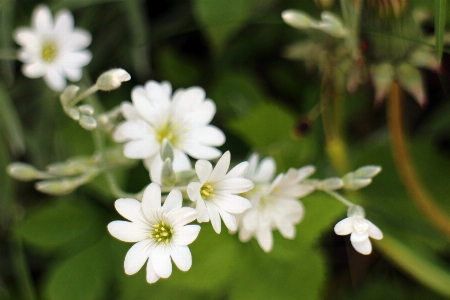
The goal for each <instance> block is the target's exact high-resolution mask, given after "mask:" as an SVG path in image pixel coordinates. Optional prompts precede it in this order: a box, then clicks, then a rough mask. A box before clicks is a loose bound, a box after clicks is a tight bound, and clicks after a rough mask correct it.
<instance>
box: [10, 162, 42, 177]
mask: <svg viewBox="0 0 450 300" xmlns="http://www.w3.org/2000/svg"><path fill="white" fill-rule="evenodd" d="M6 171H7V172H8V174H9V176H11V177H12V178H15V179H17V180H22V181H30V180H33V179H38V178H41V177H42V176H41V175H42V174H41V172H40V171H39V170H37V169H36V168H35V167H33V166H32V165H29V164H26V163H21V162H14V163H11V164H9V165H8V167H7V169H6Z"/></svg>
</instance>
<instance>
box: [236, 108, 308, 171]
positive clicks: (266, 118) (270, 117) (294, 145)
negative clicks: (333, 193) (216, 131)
mask: <svg viewBox="0 0 450 300" xmlns="http://www.w3.org/2000/svg"><path fill="white" fill-rule="evenodd" d="M228 125H229V126H228V127H229V128H230V129H231V130H233V131H234V132H235V133H236V134H237V135H239V136H240V137H241V138H242V140H244V141H246V142H247V143H249V145H250V146H251V147H252V148H253V149H254V150H255V151H257V152H259V153H260V154H261V156H263V155H270V156H272V157H273V158H274V159H275V160H276V162H277V169H278V170H279V171H283V170H286V169H288V168H289V167H301V166H302V165H304V164H306V162H309V163H310V162H311V161H312V157H313V155H315V154H316V150H317V148H316V140H315V139H314V137H315V136H314V135H310V136H308V137H305V138H301V139H298V140H297V139H294V138H293V137H292V132H293V129H294V126H295V117H294V115H293V114H292V113H291V112H288V111H287V110H285V109H283V108H282V107H280V106H278V105H275V104H271V103H263V104H261V105H258V106H257V107H256V108H254V109H253V110H251V111H250V112H249V113H248V114H247V115H246V116H245V117H242V118H240V119H237V120H233V121H231V122H230V123H229V124H228Z"/></svg>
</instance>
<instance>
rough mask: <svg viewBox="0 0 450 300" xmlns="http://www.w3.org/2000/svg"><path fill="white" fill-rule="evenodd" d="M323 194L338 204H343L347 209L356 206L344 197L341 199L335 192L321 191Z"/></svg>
mask: <svg viewBox="0 0 450 300" xmlns="http://www.w3.org/2000/svg"><path fill="white" fill-rule="evenodd" d="M323 191H324V192H325V193H327V194H328V195H330V196H332V197H334V198H335V199H337V200H339V201H340V202H342V203H343V204H345V205H346V206H348V207H352V206H354V205H356V204H354V203H353V202H351V201H349V200H347V199H346V198H345V197H343V196H342V195H340V194H338V193H336V192H335V191H328V190H323Z"/></svg>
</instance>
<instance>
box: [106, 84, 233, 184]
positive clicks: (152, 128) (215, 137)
mask: <svg viewBox="0 0 450 300" xmlns="http://www.w3.org/2000/svg"><path fill="white" fill-rule="evenodd" d="M171 94H172V86H171V85H170V83H168V82H162V83H158V82H155V81H148V82H147V83H146V84H145V87H144V86H137V87H135V88H134V89H133V91H132V93H131V99H132V101H133V103H129V102H124V103H123V104H122V113H123V115H124V117H125V119H126V121H124V122H123V123H121V124H119V125H118V126H117V128H116V130H115V132H114V139H115V140H116V141H117V142H125V143H126V144H125V147H124V155H125V156H126V157H128V158H135V159H144V163H145V164H146V166H147V168H149V169H155V170H158V169H161V168H162V160H161V157H160V155H159V151H160V148H161V144H162V142H163V140H164V139H167V140H168V141H169V142H170V144H171V145H172V147H173V154H174V160H173V169H174V171H176V172H178V171H181V170H188V169H190V168H191V162H190V160H189V158H188V156H187V155H190V156H191V157H193V158H196V159H214V158H217V157H219V156H220V154H221V152H220V151H219V150H217V149H216V148H215V147H216V146H221V145H223V143H224V142H225V135H224V134H223V132H222V131H221V130H220V129H218V128H217V127H215V126H212V125H209V122H210V121H211V120H212V118H213V117H214V114H215V113H216V107H215V105H214V102H212V100H210V99H205V91H204V90H203V89H202V88H200V87H191V88H188V89H180V90H177V91H176V92H175V93H174V94H173V96H172V95H171ZM186 154H187V155H186ZM152 164H159V166H160V167H159V168H158V167H156V168H152ZM152 179H153V177H152Z"/></svg>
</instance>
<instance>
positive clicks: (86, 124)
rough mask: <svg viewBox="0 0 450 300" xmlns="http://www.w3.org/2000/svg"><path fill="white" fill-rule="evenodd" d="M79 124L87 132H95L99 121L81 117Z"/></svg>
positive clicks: (89, 117)
mask: <svg viewBox="0 0 450 300" xmlns="http://www.w3.org/2000/svg"><path fill="white" fill-rule="evenodd" d="M79 123H80V125H81V127H83V128H84V129H86V130H94V129H95V128H97V121H96V120H95V118H93V117H91V116H87V115H82V116H81V117H80V121H79Z"/></svg>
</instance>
